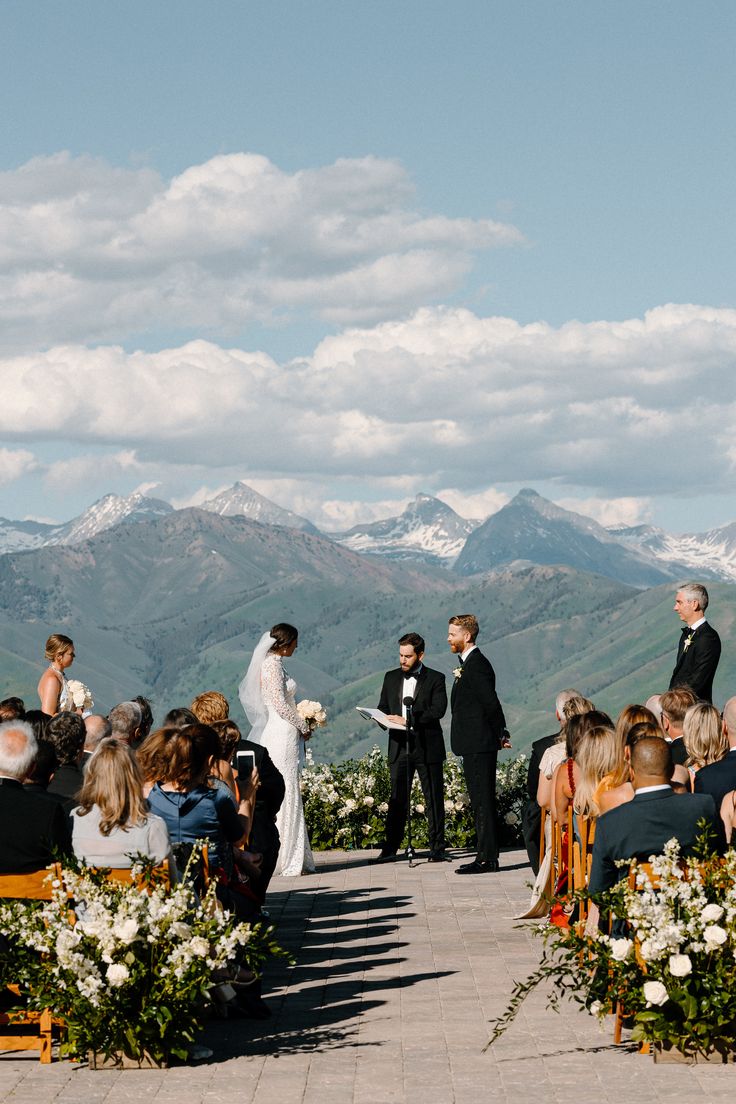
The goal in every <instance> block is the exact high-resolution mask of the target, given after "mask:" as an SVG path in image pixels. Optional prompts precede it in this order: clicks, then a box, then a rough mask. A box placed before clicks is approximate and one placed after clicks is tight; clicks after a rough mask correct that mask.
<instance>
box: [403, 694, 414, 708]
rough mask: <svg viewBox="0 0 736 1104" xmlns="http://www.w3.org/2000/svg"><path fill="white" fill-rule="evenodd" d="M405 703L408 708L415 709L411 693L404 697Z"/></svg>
mask: <svg viewBox="0 0 736 1104" xmlns="http://www.w3.org/2000/svg"><path fill="white" fill-rule="evenodd" d="M403 704H404V705H405V706H406V708H407V709H413V708H414V699H413V698H412V697H410V696H409V695H407V696H406V697H405V698H404V703H403Z"/></svg>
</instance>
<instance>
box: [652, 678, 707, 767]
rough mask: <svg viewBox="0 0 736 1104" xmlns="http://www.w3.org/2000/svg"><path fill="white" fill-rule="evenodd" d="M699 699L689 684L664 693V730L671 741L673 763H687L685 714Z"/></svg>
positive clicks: (661, 702) (666, 737) (662, 699)
mask: <svg viewBox="0 0 736 1104" xmlns="http://www.w3.org/2000/svg"><path fill="white" fill-rule="evenodd" d="M697 700H698V699H697V698H696V697H695V695H694V694H693V692H692V690H690V689H688V687H687V686H678V687H676V688H675V689H674V690H668V691H667V693H666V694H662V697H661V699H660V704H661V707H662V730H663V731H664V736H665V739H666V740H669V741H670V743H671V749H670V750H671V751H672V761H673V763H681V764H682V765H683V766H685V765H686V764H687V749H686V747H685V744H684V741H683V739H682V726H683V723H684V721H685V714H686V713H687V711H688V709H689V708H690V706H691V705H695V703H696V701H697Z"/></svg>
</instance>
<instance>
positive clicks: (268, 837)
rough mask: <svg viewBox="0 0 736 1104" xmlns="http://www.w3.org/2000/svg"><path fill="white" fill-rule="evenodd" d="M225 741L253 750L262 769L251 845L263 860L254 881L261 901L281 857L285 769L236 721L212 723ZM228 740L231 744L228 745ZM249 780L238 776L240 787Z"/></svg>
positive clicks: (224, 746) (252, 819) (259, 771)
mask: <svg viewBox="0 0 736 1104" xmlns="http://www.w3.org/2000/svg"><path fill="white" fill-rule="evenodd" d="M212 727H213V728H214V730H215V732H216V733H217V735H218V738H219V739H220V741H221V746H223V749H224V750H226V748H227V746H232V742H233V741H236V742H237V743H236V747H237V750H238V751H252V752H253V755H254V759H255V766H256V771H257V772H258V788H257V790H256V798H255V805H254V808H253V815H252V817H251V830H250V847H251V848H252V850H253V851H256V852H259V853H260V854H261V855H262V856H263V860H262V862H261V865H260V869H259V870H258V873H257V875H255V876H253V877H252V879H251V881H252V885H253V888H254V890H255V892H256V893H257V894H258V895H259V897H260V899H261V901H263V900H264V898H265V895H266V890H267V889H268V884H269V882H270V881H271V878H272V877H273V872H274V870H275V869H276V863H277V861H278V857H279V850H280V847H281V841H280V840H279V833H278V829H277V827H276V814H277V813H278V811H279V809H280V808H281V804H282V802H283V800H284V793H285V792H286V788H285V785H284V779H283V776H282V774H281V771H280V770H279V769H278V767H277V766H276V764H275V763H274V761H273V759H272V758H271V756H270V755H269V754H268V749H267V748H265V747H264V746H263V745H262V744H256V743H254V742H253V741H252V740H244V739H243V738H242V737H241V735H240V729H239V728H238V726H237V725H236V724H235V723H234V721H230V720H228V721H217V722H216V723H215V724H213V726H212ZM224 741H227V745H224ZM247 781H248V780H247V779H245V780H244V779H242V778H238V788H239V789H240V788H243V791H244V792H247V791H246V790H245V788H244V787H245V786H246V785H247Z"/></svg>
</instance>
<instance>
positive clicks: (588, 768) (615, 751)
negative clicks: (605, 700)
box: [574, 725, 634, 817]
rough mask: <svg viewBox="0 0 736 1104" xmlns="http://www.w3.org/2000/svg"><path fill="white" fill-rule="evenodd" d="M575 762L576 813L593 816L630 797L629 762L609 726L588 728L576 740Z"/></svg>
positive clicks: (613, 730) (632, 794) (614, 806)
mask: <svg viewBox="0 0 736 1104" xmlns="http://www.w3.org/2000/svg"><path fill="white" fill-rule="evenodd" d="M576 762H577V767H578V771H579V782H578V787H577V791H576V793H575V801H574V808H575V812H576V813H578V814H580V815H582V816H588V817H597V816H600V815H601V813H607V812H608V811H609V810H610V809H615V808H616V807H617V806H618V805H623V804H624V803H625V802H627V801H631V800H632V798H633V796H634V789H633V787H632V785H631V782H630V780H629V761H628V759H627V758H626V756H625V755H624V749H623V747H622V745H621V738H620V735H619V733H617V732H616V730H615V728H613V726H611V725H598V726H596V727H595V728H591V729H590V730H589V731H588V732H587V733H586V735H585V736H584V738H583V739H582V741H581V743H580V747H579V749H578V755H577V760H576Z"/></svg>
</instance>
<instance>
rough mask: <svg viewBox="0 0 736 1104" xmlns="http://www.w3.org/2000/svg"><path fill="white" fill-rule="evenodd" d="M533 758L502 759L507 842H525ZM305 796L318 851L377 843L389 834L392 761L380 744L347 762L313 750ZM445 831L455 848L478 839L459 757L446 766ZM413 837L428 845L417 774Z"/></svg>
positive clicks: (500, 789)
mask: <svg viewBox="0 0 736 1104" xmlns="http://www.w3.org/2000/svg"><path fill="white" fill-rule="evenodd" d="M526 772H527V761H526V759H525V757H524V756H523V755H521V756H519V757H518V758H517V759H514V760H512V761H511V762H508V763H500V764H499V767H498V774H497V794H496V798H497V809H498V819H499V824H500V828H501V838H502V842H503V843H504V844H505V845H514V844H520V843H521V812H522V809H523V807H524V802H525V800H526ZM301 787H302V799H303V801H304V812H305V816H306V820H307V827H308V830H309V837H310V840H311V843H312V847H314V848H315V849H317V850H329V849H333V848H337V849H343V850H347V849H358V848H362V847H366V848H367V847H376V846H378V845H379V844H380V843H381V842H382V841H383V838H384V830H385V821H386V813H387V812H388V799H389V796H390V793H391V778H390V775H389V769H388V762H387V760H386V757H385V756H384V755H383V753H382V752H381V749H380V748H379V747H374V748H373V750H372V751H370V752H369V753H368V754H367V755H364V756H363V757H362V758H361V759H350V760H348V761H347V762H344V763H338V764H336V765H329V764H325V763H319V764H315V763H314V761H313V759H312V756H311V754H310V752H309V751H307V765H306V767H305V769H304V771H303V773H302V782H301ZM444 790H445V834H446V837H447V842H448V844H449V845H450V846H451V847H466V846H469V845H471V844H472V843H473V842H474V839H475V828H474V824H473V815H472V811H471V808H470V798H469V796H468V793H467V789H466V786H465V777H464V775H463V771H462V765H461V762H460V760H459V759H455V758H454V756H453V757H450V758H448V759H447V760H446V761H445V765H444ZM411 804H412V839H413V842H414V844H415V845H418V846H419V847H423V846H426V845H427V842H428V837H427V827H428V826H427V820H426V817H425V809H424V795H423V794H422V790H421V787H420V785H419V781H418V779H416V778H415V780H414V785H413V788H412V792H411Z"/></svg>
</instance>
